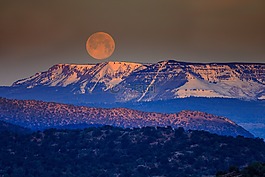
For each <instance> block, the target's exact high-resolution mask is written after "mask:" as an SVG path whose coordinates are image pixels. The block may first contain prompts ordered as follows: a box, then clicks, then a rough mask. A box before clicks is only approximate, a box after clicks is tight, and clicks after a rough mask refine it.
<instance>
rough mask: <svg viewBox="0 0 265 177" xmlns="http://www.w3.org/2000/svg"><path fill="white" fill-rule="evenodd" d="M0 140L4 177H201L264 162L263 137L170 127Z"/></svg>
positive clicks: (53, 132) (1, 136) (53, 131)
mask: <svg viewBox="0 0 265 177" xmlns="http://www.w3.org/2000/svg"><path fill="white" fill-rule="evenodd" d="M0 144H1V148H0V157H1V158H0V164H1V175H3V176H19V177H29V176H40V177H44V176H67V177H70V176H78V177H87V176H91V177H94V176H95V177H96V176H101V177H103V176H122V177H123V176H126V177H127V176H128V177H148V176H153V177H154V176H161V177H162V176H167V177H176V176H180V177H184V176H192V177H201V176H213V175H215V174H216V173H217V171H221V170H222V171H224V170H228V168H229V167H230V166H238V167H243V166H245V165H247V164H249V163H252V162H255V161H261V162H264V161H265V143H264V142H263V141H262V140H261V139H252V138H243V137H237V138H232V137H225V136H218V135H214V134H210V133H208V132H203V131H184V130H183V129H182V128H179V129H175V130H173V129H172V128H170V127H168V128H161V127H157V128H154V127H146V128H141V129H139V128H134V129H122V128H116V127H110V126H104V127H100V128H88V129H85V130H74V131H72V130H56V129H49V130H45V131H43V132H42V131H41V132H35V133H32V134H30V135H27V136H17V135H14V134H12V133H11V134H3V133H1V134H0ZM25 159H26V160H25Z"/></svg>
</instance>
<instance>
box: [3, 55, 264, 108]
mask: <svg viewBox="0 0 265 177" xmlns="http://www.w3.org/2000/svg"><path fill="white" fill-rule="evenodd" d="M47 88H49V89H47ZM46 90H48V91H46ZM0 91H1V93H0V96H4V97H9V98H11V97H12V98H23V99H32V98H34V99H39V98H43V99H45V100H49V101H60V99H63V98H58V97H56V96H55V97H54V95H56V93H62V94H64V97H67V99H68V100H70V101H71V102H72V103H75V102H78V101H83V102H127V101H154V100H167V99H174V98H185V97H210V98H212V97H219V98H237V99H247V100H249V99H251V100H257V99H265V64H251V63H209V64H202V63H185V62H178V61H174V60H168V61H161V62H158V63H154V64H140V63H130V62H104V63H98V64H87V65H77V64H58V65H54V66H53V67H51V68H50V69H49V70H48V71H44V72H42V73H37V74H35V75H33V76H31V77H29V78H26V79H22V80H19V81H16V82H15V83H14V84H13V85H12V87H9V88H7V87H6V88H2V89H0ZM36 95H38V96H39V97H38V96H36Z"/></svg>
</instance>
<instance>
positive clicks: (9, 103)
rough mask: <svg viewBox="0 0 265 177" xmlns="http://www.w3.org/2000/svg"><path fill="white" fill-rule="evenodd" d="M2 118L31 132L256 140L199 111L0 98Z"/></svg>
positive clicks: (233, 124)
mask: <svg viewBox="0 0 265 177" xmlns="http://www.w3.org/2000/svg"><path fill="white" fill-rule="evenodd" d="M0 119H1V120H6V121H8V122H11V123H14V124H18V125H22V126H25V127H29V128H32V129H43V128H49V127H58V126H67V125H73V124H76V125H80V124H88V125H93V124H95V125H113V126H118V127H146V126H172V127H183V128H185V129H187V130H189V129H191V130H205V131H209V132H211V133H217V134H220V135H231V136H237V135H242V136H246V137H253V135H252V134H250V133H249V132H248V131H246V130H245V129H243V128H242V127H240V126H239V125H237V124H235V123H234V122H232V121H231V120H229V119H227V118H225V117H218V116H215V115H211V114H207V113H203V112H198V111H181V112H179V113H177V114H162V113H154V112H142V111H136V110H132V109H127V108H113V109H103V108H92V107H83V106H73V105H66V104H58V103H50V102H42V101H25V100H24V101H23V100H9V99H4V98H0Z"/></svg>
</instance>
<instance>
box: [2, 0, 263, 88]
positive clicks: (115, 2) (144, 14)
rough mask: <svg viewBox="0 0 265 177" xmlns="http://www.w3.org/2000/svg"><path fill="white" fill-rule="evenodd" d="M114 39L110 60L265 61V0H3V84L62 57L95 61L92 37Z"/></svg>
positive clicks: (50, 64)
mask: <svg viewBox="0 0 265 177" xmlns="http://www.w3.org/2000/svg"><path fill="white" fill-rule="evenodd" d="M97 31H105V32H108V33H109V34H111V35H112V36H113V38H114V39H115V41H116V50H115V52H114V54H113V55H112V56H111V57H110V58H109V59H107V60H106V61H108V60H119V61H135V62H156V61H161V60H167V59H176V60H180V61H190V62H231V61H238V62H265V1H264V0H93V1H92V0H46V1H40V0H23V1H21V0H1V1H0V59H1V65H0V85H9V84H11V83H12V82H13V81H15V80H17V79H20V78H24V77H28V76H30V75H33V74H35V73H36V72H40V71H43V70H46V69H48V68H49V67H50V66H52V65H54V64H57V63H96V62H100V61H98V60H94V59H93V58H91V57H90V56H89V55H88V54H87V52H86V50H85V43H86V40H87V38H88V37H89V36H90V35H91V34H92V33H94V32H97Z"/></svg>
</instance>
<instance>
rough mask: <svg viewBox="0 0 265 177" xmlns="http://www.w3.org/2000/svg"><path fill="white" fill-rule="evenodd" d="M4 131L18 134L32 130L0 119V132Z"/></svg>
mask: <svg viewBox="0 0 265 177" xmlns="http://www.w3.org/2000/svg"><path fill="white" fill-rule="evenodd" d="M4 131H7V132H14V133H19V134H26V133H30V132H32V131H31V130H30V129H27V128H24V127H21V126H18V125H14V124H10V123H7V122H4V121H1V120H0V132H4Z"/></svg>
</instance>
